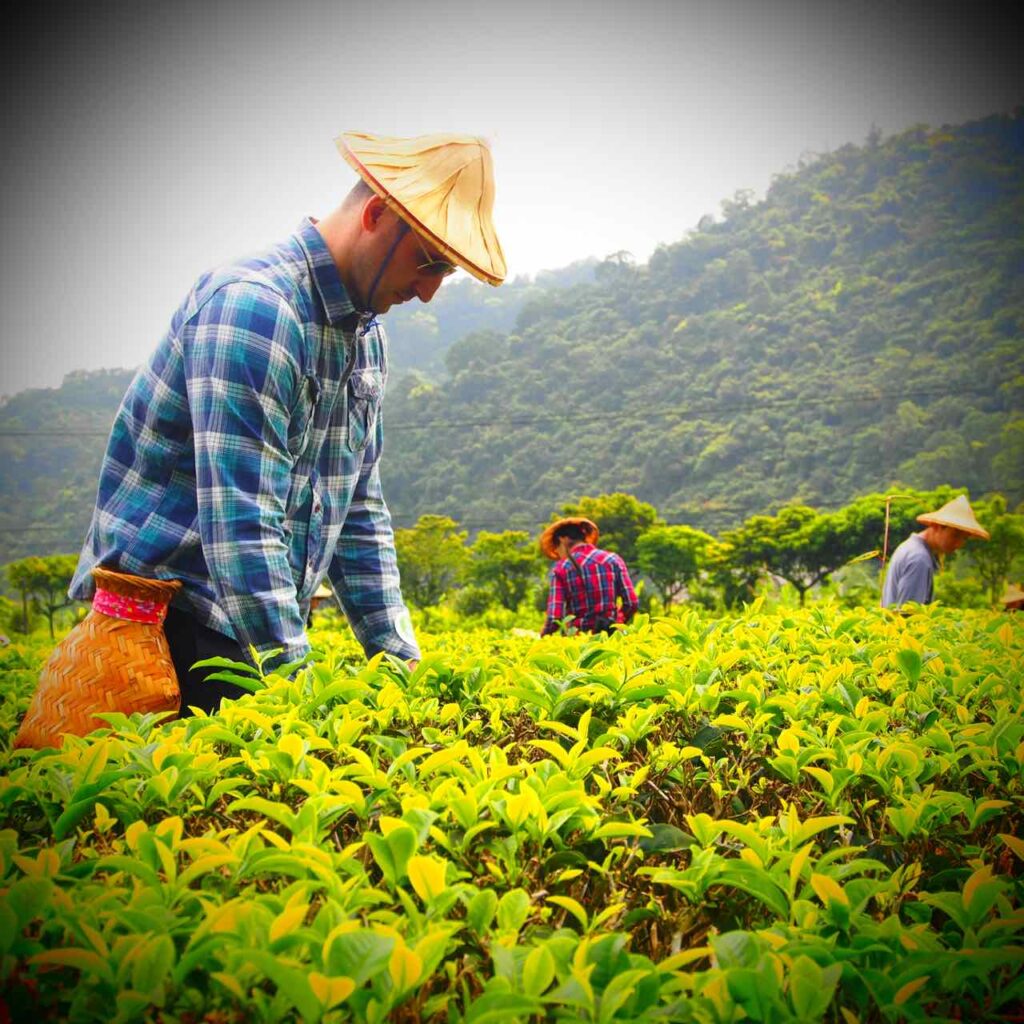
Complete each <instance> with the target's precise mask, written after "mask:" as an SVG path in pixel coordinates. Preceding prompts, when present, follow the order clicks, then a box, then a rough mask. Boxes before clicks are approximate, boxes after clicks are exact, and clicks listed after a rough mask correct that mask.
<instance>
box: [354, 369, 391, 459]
mask: <svg viewBox="0 0 1024 1024" xmlns="http://www.w3.org/2000/svg"><path fill="white" fill-rule="evenodd" d="M383 397H384V379H383V377H382V375H381V372H380V370H379V369H378V368H376V367H367V368H365V369H359V370H355V371H353V373H352V376H351V377H349V380H348V447H349V450H350V451H353V452H361V451H362V450H363V449H364V448H365V447H366V446H367V445H368V444H369V443H370V439H371V438H372V437H373V432H374V429H375V428H376V426H377V417H378V416H380V405H381V400H382V399H383Z"/></svg>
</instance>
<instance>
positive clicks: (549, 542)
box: [540, 516, 601, 558]
mask: <svg viewBox="0 0 1024 1024" xmlns="http://www.w3.org/2000/svg"><path fill="white" fill-rule="evenodd" d="M566 526H581V527H582V528H583V539H584V542H585V543H587V544H596V543H597V539H598V537H600V536H601V531H600V530H598V528H597V525H596V524H595V523H593V522H591V521H590V520H589V519H584V518H583V516H569V517H568V518H567V519H559V520H558V521H557V522H554V523H552V524H551V525H550V526H548V527H547V528H546V529H545V530H544V532H543V533H542V534H541V535H540V549H541V551H543V552H544V554H545V555H547V556H548V558H558V541H557V540H555V534H556V533H557V532H558V531H559V530H561V529H562V528H563V527H566Z"/></svg>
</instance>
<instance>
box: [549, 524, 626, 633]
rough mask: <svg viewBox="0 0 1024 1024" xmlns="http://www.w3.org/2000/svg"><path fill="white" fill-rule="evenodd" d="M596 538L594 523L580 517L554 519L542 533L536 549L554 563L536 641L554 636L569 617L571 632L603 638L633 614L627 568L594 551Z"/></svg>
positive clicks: (615, 557)
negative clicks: (539, 638) (545, 611)
mask: <svg viewBox="0 0 1024 1024" xmlns="http://www.w3.org/2000/svg"><path fill="white" fill-rule="evenodd" d="M599 536H600V534H599V531H598V528H597V524H596V523H594V522H592V521H591V520H589V519H584V518H583V517H582V516H570V517H569V518H567V519H559V520H557V521H556V522H554V523H551V524H550V525H549V526H548V527H547V529H545V530H544V532H543V533H542V534H541V537H540V549H541V551H542V552H543V553H544V554H545V555H547V557H548V558H550V559H551V560H552V561H553V562H554V565H552V566H551V572H550V574H549V577H548V583H549V588H548V603H547V614H546V615H545V617H544V625H543V627H542V628H541V631H540V635H541V636H546V635H547V634H549V633H557V632H558V631H559V630H560V629H561V627H562V622H563V620H564V619H566V618H567V617H568V616H570V615H571V616H572V623H571V625H572V628H573V629H574V630H575V631H576V632H583V633H608V632H611V628H612V626H613V625H615V624H616V623H626V622H629V621H630V619H632V618H633V616H634V615H635V614H636V610H637V607H638V602H637V598H636V591H635V589H634V588H633V581H632V580H631V579H630V578H629V570H628V569H627V568H626V563H625V562H624V561H623V560H622V558H621V557H620V556H619V555H617V554H615V553H614V552H612V551H603V550H602V549H601V548H599V547H598V546H597V541H598V538H599Z"/></svg>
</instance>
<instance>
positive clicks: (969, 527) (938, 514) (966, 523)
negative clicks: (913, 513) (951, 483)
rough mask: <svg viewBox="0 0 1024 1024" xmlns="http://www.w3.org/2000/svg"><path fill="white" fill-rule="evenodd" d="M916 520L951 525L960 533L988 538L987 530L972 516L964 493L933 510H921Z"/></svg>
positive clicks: (929, 523) (932, 524) (972, 512)
mask: <svg viewBox="0 0 1024 1024" xmlns="http://www.w3.org/2000/svg"><path fill="white" fill-rule="evenodd" d="M917 521H918V522H919V523H926V524H927V525H929V526H952V527H953V529H955V530H959V531H960V532H961V533H967V534H970V535H971V536H972V537H980V538H981V539H982V540H988V530H986V529H985V528H984V527H983V526H982V525H981V523H979V522H978V520H977V519H975V518H974V510H973V509H972V508H971V505H970V502H968V500H967V497H966V495H963V494H961V495H960V496H959V497H957V498H954V499H953V500H952V501H947V502H946V504H945V505H943V506H942V508H940V509H936V510H935V511H934V512H922V513H921V514H920V515H919V516H918V517H917Z"/></svg>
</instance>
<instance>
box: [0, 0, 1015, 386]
mask: <svg viewBox="0 0 1024 1024" xmlns="http://www.w3.org/2000/svg"><path fill="white" fill-rule="evenodd" d="M952 9H953V10H955V11H957V12H959V13H949V11H950V5H945V7H944V6H943V5H942V4H941V3H935V2H933V3H930V4H927V5H925V4H917V3H906V2H904V3H889V4H884V5H883V4H879V3H876V2H871V0H867V2H866V0H859V2H858V0H842V2H838V0H675V2H670V0H629V2H625V0H619V2H615V3H609V2H601V0H588V2H576V0H546V2H541V0H518V2H515V3H503V4H494V3H488V2H485V0H475V2H459V0H455V2H450V0H433V2H431V3H426V4H425V3H412V2H411V0H402V2H396V0H372V2H364V0H356V2H345V0H334V2H312V0H291V2H275V3H263V2H261V0H249V2H241V0H238V2H235V0H206V2H205V3H193V2H182V0H177V2H175V3H162V2H161V3H158V2H156V0H141V2H140V0H130V2H127V0H114V2H104V3H95V4H78V5H74V7H72V8H70V9H68V8H61V11H62V13H61V14H60V16H59V18H58V17H56V16H53V17H50V16H49V15H47V11H48V10H49V8H48V7H47V6H46V5H37V8H36V13H35V14H34V15H32V16H34V17H37V18H38V19H39V20H38V21H37V22H34V23H31V24H29V23H24V22H23V23H22V24H21V27H20V28H18V29H17V30H16V31H14V32H13V33H9V34H8V36H7V40H6V42H5V43H4V44H3V47H4V52H3V53H2V54H0V58H2V66H0V76H2V80H0V84H2V86H3V89H4V93H3V94H4V95H5V97H6V103H5V105H4V107H3V113H2V121H0V126H2V129H3V138H4V159H3V163H2V172H0V173H2V175H3V188H2V190H0V204H2V205H0V209H2V223H3V232H2V236H0V237H2V243H0V244H2V258H3V275H2V281H0V284H2V294H0V359H2V362H0V394H8V395H9V394H13V393H15V392H17V391H20V390H22V389H24V388H26V387H51V386H56V385H58V384H59V383H60V381H61V378H62V377H63V375H64V374H65V373H66V372H68V371H69V370H74V369H96V368H100V367H116V366H136V365H138V364H139V363H140V362H142V361H143V360H144V359H145V358H146V356H147V355H148V353H149V352H150V350H151V349H152V347H153V346H154V345H155V343H156V342H157V340H158V339H159V337H160V335H161V334H162V333H163V330H164V328H165V326H166V324H167V322H168V320H169V318H170V315H171V313H172V312H173V310H174V308H175V306H176V305H177V304H178V302H179V301H180V300H181V298H182V297H183V296H184V294H185V292H186V291H187V290H188V288H189V286H190V285H191V282H192V280H193V278H194V277H195V276H196V275H197V274H198V273H199V272H201V271H202V270H205V269H207V268H209V267H210V266H212V265H214V264H216V263H218V262H219V261H222V260H226V259H230V258H232V257H235V256H240V255H244V254H246V253H247V252H249V251H252V250H256V249H259V248H262V247H263V246H265V245H268V244H271V243H273V242H276V241H277V240H279V239H280V238H281V237H283V236H284V235H286V234H287V233H288V232H290V231H291V230H292V229H293V228H294V227H295V225H296V224H297V222H298V221H299V219H300V218H301V217H302V216H303V215H305V214H312V215H314V216H317V215H322V214H324V213H326V212H327V211H328V210H329V209H331V208H332V207H333V206H334V205H336V203H337V202H338V201H339V200H340V199H341V197H342V196H343V195H344V193H345V192H346V191H347V190H348V188H349V187H350V186H351V185H352V183H353V182H354V181H355V177H354V174H353V173H352V172H351V171H350V170H349V168H348V166H347V165H346V164H345V163H344V162H343V161H342V159H341V157H340V156H338V154H337V152H336V150H335V147H334V143H333V139H334V137H335V135H337V134H338V132H339V131H340V130H342V129H346V128H348V129H358V130H364V131H371V132H378V133H382V134H394V135H418V134H423V133H427V132H435V131H444V130H457V131H466V132H472V133H474V134H480V135H484V136H487V137H488V138H489V139H490V140H491V142H492V145H493V149H494V157H495V167H496V175H497V196H498V198H497V207H496V214H495V219H496V222H497V225H498V230H499V234H500V237H501V239H502V243H503V246H504V248H505V253H506V257H507V259H508V264H509V273H510V275H511V276H516V275H519V274H533V273H535V272H536V271H538V270H541V269H545V268H554V267H559V266H564V265H565V264H567V263H570V262H572V261H573V260H576V259H581V258H583V257H587V256H597V257H603V256H606V255H608V254H609V253H613V252H617V251H619V250H623V249H625V250H629V251H630V252H632V253H633V255H634V256H635V258H636V259H637V260H638V261H645V260H646V259H647V258H648V257H649V256H650V254H651V252H652V251H653V250H654V248H655V247H656V246H657V245H659V244H661V243H671V242H674V241H678V240H679V239H680V238H681V237H682V236H683V235H684V233H685V232H686V231H687V230H689V229H690V228H692V227H693V226H694V225H695V224H696V223H697V221H698V220H699V219H700V218H701V216H702V215H704V214H707V213H711V214H717V213H718V212H719V210H720V203H721V201H722V200H723V199H725V198H729V197H731V196H732V195H733V194H734V193H735V192H736V191H737V190H738V189H753V190H754V192H755V194H756V195H757V196H758V197H761V196H763V194H764V191H765V189H766V188H767V186H768V185H769V183H770V181H771V179H772V177H773V175H775V174H778V173H782V172H784V171H786V170H789V169H793V168H794V167H795V166H796V164H797V163H798V161H799V160H800V158H801V156H803V155H806V154H809V153H815V152H824V151H827V150H830V149H835V148H838V147H839V146H841V145H843V144H844V143H847V142H853V143H856V144H860V143H861V142H863V141H864V139H865V137H866V136H867V134H868V132H869V131H870V130H871V127H872V125H877V126H878V127H879V128H880V129H881V130H882V131H883V132H884V133H885V134H886V135H888V134H891V133H893V132H895V131H899V130H901V129H903V128H906V127H908V126H910V125H912V124H915V123H926V124H931V125H933V126H939V125H941V124H943V123H950V124H953V123H959V122H961V121H965V120H970V119H972V118H975V117H981V116H985V115H987V114H991V113H996V112H1000V111H1006V110H1010V109H1012V108H1013V106H1014V105H1015V104H1017V103H1020V102H1022V100H1024V89H1022V88H1021V82H1020V76H1019V72H1018V71H1017V70H1016V67H1017V57H1016V56H1015V55H1013V53H1012V52H1011V49H1010V47H1009V41H1010V40H1011V39H1013V38H1016V37H1015V36H1013V34H1012V33H1011V32H1010V31H1009V28H1008V26H1007V25H1006V24H1004V23H1000V22H999V21H997V20H996V14H995V12H997V11H998V10H999V5H997V4H991V5H989V4H987V3H985V2H978V3H972V4H957V5H955V7H954V8H952ZM1004 10H1005V5H1004ZM944 11H945V12H946V13H943V12H944ZM1003 16H1004V17H1006V16H1008V15H1003ZM46 19H49V20H46Z"/></svg>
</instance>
